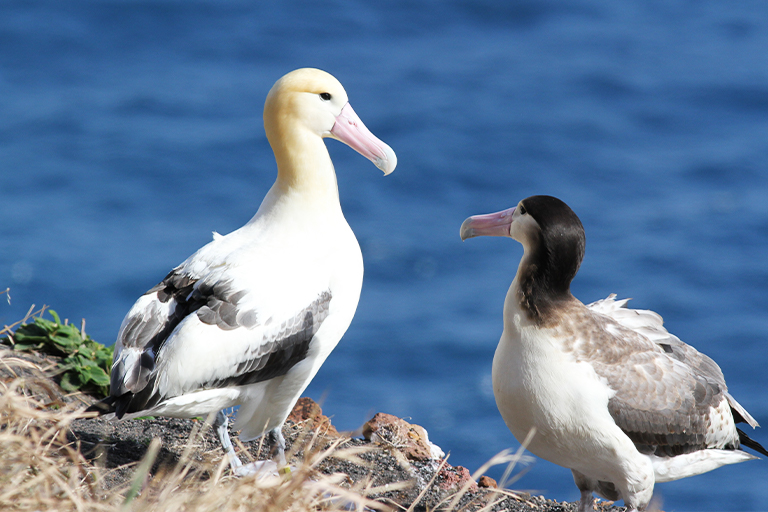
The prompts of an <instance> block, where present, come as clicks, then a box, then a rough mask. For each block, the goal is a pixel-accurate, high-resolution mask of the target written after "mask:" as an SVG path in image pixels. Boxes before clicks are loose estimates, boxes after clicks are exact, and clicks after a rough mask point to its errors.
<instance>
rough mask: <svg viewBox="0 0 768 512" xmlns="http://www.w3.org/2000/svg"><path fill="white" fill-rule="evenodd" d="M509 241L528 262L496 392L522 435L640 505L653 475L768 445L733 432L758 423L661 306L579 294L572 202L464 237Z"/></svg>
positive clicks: (544, 199) (720, 461) (671, 475)
mask: <svg viewBox="0 0 768 512" xmlns="http://www.w3.org/2000/svg"><path fill="white" fill-rule="evenodd" d="M482 235H488V236H508V237H511V238H514V239H515V240H517V241H518V242H520V243H521V244H522V245H523V257H522V259H521V261H520V265H519V267H518V269H517V275H516V276H515V279H514V280H513V281H512V286H511V287H510V288H509V292H508V293H507V297H506V300H505V301H504V331H503V333H502V335H501V340H500V341H499V345H498V347H497V348H496V354H495V356H494V358H493V392H494V395H495V397H496V404H497V406H498V408H499V411H500V412H501V415H502V417H503V418H504V421H505V423H506V424H507V426H508V427H509V429H510V430H511V431H512V433H513V434H514V436H515V437H516V438H517V439H518V441H520V442H523V439H525V438H526V436H527V435H528V433H529V432H530V431H531V430H534V435H533V438H532V441H531V442H530V444H529V445H528V449H529V450H530V451H531V452H532V453H533V454H535V455H537V456H539V457H541V458H543V459H546V460H549V461H551V462H554V463H555V464H559V465H560V466H564V467H566V468H569V469H571V471H572V472H573V478H574V480H575V482H576V485H577V486H578V488H579V490H580V491H581V500H580V502H579V512H587V511H591V510H592V504H593V498H592V493H593V492H596V493H597V494H599V495H600V496H602V497H604V498H606V499H609V500H618V499H623V500H624V503H625V505H626V506H627V508H628V509H629V510H632V511H635V510H643V509H645V507H646V506H647V505H648V502H649V501H650V499H651V496H652V494H653V486H654V483H655V482H667V481H671V480H677V479H679V478H685V477H688V476H693V475H698V474H701V473H704V472H706V471H710V470H712V469H715V468H718V467H720V466H722V465H724V464H733V463H736V462H742V461H746V460H750V459H754V458H756V457H755V456H753V455H751V454H749V453H747V452H744V451H742V450H741V447H742V446H746V447H748V448H751V449H753V450H756V451H758V452H760V453H762V454H764V455H768V452H767V451H766V450H765V449H764V448H763V447H762V446H761V445H760V444H759V443H757V442H756V441H754V440H752V439H750V438H749V437H747V435H746V434H745V433H744V432H742V431H741V430H739V429H737V428H736V423H739V422H746V423H747V424H749V425H750V426H752V427H756V426H758V425H757V422H756V421H755V419H754V418H752V416H750V415H749V413H748V412H747V411H746V410H745V409H744V408H743V407H742V406H741V405H739V403H738V402H737V401H736V400H735V399H734V398H733V397H732V396H731V395H730V394H729V393H728V388H727V387H726V385H725V379H724V377H723V373H722V371H720V367H719V366H718V365H717V364H716V363H715V362H714V361H713V360H712V359H710V358H709V357H707V356H705V355H704V354H702V353H701V352H698V351H697V350H696V349H695V348H693V347H691V346H690V345H687V344H685V343H683V342H682V341H680V340H679V339H678V338H677V337H676V336H674V335H672V334H670V333H669V332H667V330H666V329H665V328H664V327H663V325H662V319H661V317H660V316H659V315H657V314H656V313H654V312H652V311H643V310H634V309H628V308H626V303H627V301H626V300H621V301H617V300H615V295H611V296H609V297H608V298H607V299H604V300H601V301H598V302H595V303H593V304H590V305H588V306H585V305H584V304H582V303H581V302H580V301H579V300H578V299H576V298H575V297H574V296H573V295H572V294H571V291H570V285H571V281H572V280H573V278H574V276H575V275H576V272H577V271H578V269H579V266H580V265H581V261H582V258H583V256H584V246H585V236H584V228H583V226H582V224H581V221H580V220H579V218H578V217H577V216H576V214H575V213H574V212H573V211H572V210H571V209H570V208H569V207H568V205H566V204H565V203H564V202H562V201H560V200H559V199H557V198H554V197H550V196H532V197H529V198H527V199H523V200H522V201H520V203H519V204H518V205H517V206H516V207H514V208H510V209H508V210H504V211H501V212H498V213H492V214H488V215H478V216H474V217H470V218H468V219H467V220H465V221H464V223H463V224H462V226H461V238H462V239H463V240H466V239H467V238H472V237H475V236H482Z"/></svg>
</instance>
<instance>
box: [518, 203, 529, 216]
mask: <svg viewBox="0 0 768 512" xmlns="http://www.w3.org/2000/svg"><path fill="white" fill-rule="evenodd" d="M517 210H518V211H519V212H520V215H525V214H526V213H528V212H526V211H525V206H523V205H522V204H521V205H520V206H518V208H517Z"/></svg>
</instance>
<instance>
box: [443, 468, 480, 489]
mask: <svg viewBox="0 0 768 512" xmlns="http://www.w3.org/2000/svg"><path fill="white" fill-rule="evenodd" d="M468 481H472V475H471V474H470V473H469V470H468V469H467V468H465V467H464V466H449V465H445V466H443V468H442V469H441V470H440V474H439V475H438V477H437V483H438V485H439V486H440V488H441V489H443V490H446V491H450V490H453V489H459V488H461V487H462V486H463V485H464V484H465V483H467V482H468ZM469 491H470V492H477V484H476V483H475V482H473V481H472V484H471V485H470V486H469Z"/></svg>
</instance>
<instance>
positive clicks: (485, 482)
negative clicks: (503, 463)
mask: <svg viewBox="0 0 768 512" xmlns="http://www.w3.org/2000/svg"><path fill="white" fill-rule="evenodd" d="M477 485H478V487H484V488H486V489H498V488H499V484H497V483H496V480H494V479H493V478H491V477H489V476H486V475H483V476H481V477H480V479H479V480H478V481H477Z"/></svg>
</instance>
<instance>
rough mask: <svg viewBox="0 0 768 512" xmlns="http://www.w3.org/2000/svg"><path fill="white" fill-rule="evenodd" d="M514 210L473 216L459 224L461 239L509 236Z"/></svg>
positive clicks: (509, 209)
mask: <svg viewBox="0 0 768 512" xmlns="http://www.w3.org/2000/svg"><path fill="white" fill-rule="evenodd" d="M515 208H516V207H513V208H508V209H506V210H502V211H500V212H496V213H488V214H485V215H473V216H472V217H470V218H468V219H467V220H465V221H464V222H462V224H461V231H460V235H461V239H462V240H466V239H467V238H473V237H476V236H509V229H510V227H511V226H512V216H513V215H514V214H515Z"/></svg>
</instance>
